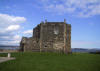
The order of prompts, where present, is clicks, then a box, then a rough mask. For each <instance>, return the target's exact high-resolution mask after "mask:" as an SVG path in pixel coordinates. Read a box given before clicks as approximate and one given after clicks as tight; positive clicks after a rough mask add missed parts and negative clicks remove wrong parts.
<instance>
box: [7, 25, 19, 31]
mask: <svg viewBox="0 0 100 71" xmlns="http://www.w3.org/2000/svg"><path fill="white" fill-rule="evenodd" d="M19 28H20V25H10V26H8V27H7V29H6V30H7V31H14V30H18V29H19Z"/></svg>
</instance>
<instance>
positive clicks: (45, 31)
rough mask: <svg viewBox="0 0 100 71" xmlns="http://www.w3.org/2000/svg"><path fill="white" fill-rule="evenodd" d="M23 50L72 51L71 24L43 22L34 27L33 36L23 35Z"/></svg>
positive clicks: (21, 45) (21, 44)
mask: <svg viewBox="0 0 100 71" xmlns="http://www.w3.org/2000/svg"><path fill="white" fill-rule="evenodd" d="M20 47H21V50H22V51H40V52H64V53H71V25H70V24H67V23H66V21H65V20H64V22H47V21H45V22H41V23H40V24H39V25H37V27H35V28H34V29H33V36H32V37H30V38H27V37H23V38H22V40H21V43H20Z"/></svg>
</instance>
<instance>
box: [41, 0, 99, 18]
mask: <svg viewBox="0 0 100 71" xmlns="http://www.w3.org/2000/svg"><path fill="white" fill-rule="evenodd" d="M41 2H42V5H43V8H44V9H45V10H46V11H48V12H52V13H56V14H66V13H69V14H71V15H72V14H74V15H76V16H79V17H90V16H95V15H100V0H59V1H58V0H41Z"/></svg>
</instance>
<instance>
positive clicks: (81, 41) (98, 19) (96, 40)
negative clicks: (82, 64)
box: [0, 0, 100, 49]
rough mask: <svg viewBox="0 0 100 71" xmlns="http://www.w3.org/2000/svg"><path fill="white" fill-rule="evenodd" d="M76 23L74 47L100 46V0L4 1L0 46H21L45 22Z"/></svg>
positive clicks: (0, 6) (0, 14) (0, 9)
mask: <svg viewBox="0 0 100 71" xmlns="http://www.w3.org/2000/svg"><path fill="white" fill-rule="evenodd" d="M45 19H47V21H49V22H53V21H54V22H63V21H64V19H66V22H67V23H68V24H71V26H72V31H71V33H72V35H71V46H72V48H88V49H91V48H100V0H0V45H19V42H20V41H21V38H22V36H25V37H31V36H32V30H33V28H34V27H36V26H37V25H38V24H40V22H41V21H45Z"/></svg>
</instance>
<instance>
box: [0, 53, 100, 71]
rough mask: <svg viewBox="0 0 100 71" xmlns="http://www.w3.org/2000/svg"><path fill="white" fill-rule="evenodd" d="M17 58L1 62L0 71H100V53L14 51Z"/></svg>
mask: <svg viewBox="0 0 100 71" xmlns="http://www.w3.org/2000/svg"><path fill="white" fill-rule="evenodd" d="M12 56H13V57H16V60H12V61H7V62H4V63H0V71H100V55H98V54H87V53H77V54H75V53H74V54H71V55H64V54H57V53H32V52H30V53H29V52H27V53H13V54H12Z"/></svg>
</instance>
